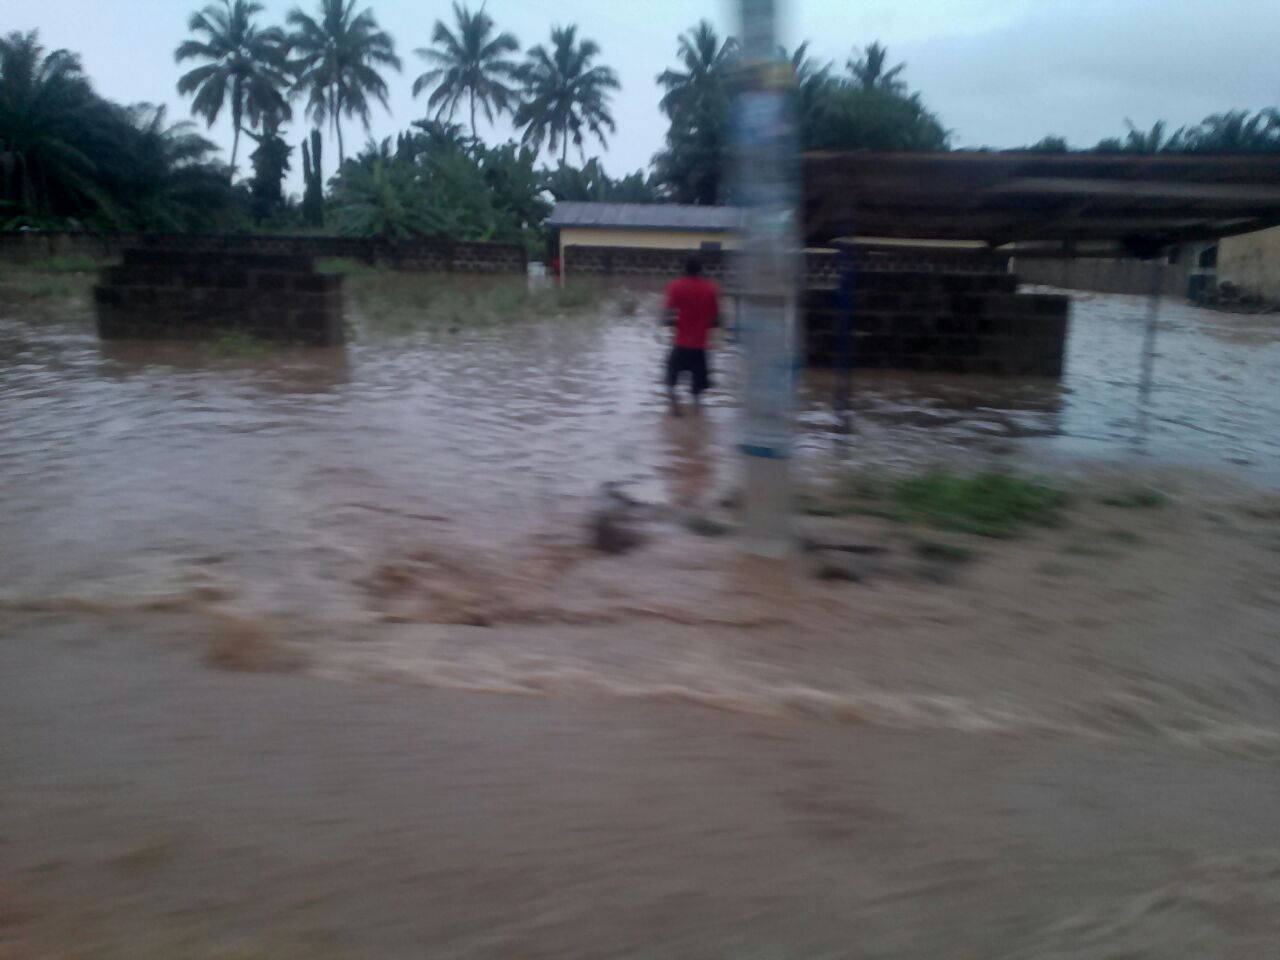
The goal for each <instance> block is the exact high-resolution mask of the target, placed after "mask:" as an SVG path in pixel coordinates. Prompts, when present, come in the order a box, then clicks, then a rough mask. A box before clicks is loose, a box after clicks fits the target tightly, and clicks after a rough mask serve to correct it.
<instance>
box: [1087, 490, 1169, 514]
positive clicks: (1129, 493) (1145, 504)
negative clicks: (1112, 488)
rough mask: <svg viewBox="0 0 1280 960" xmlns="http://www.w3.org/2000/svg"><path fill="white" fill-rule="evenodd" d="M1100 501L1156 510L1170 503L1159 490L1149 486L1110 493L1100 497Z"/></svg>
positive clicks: (1119, 505) (1118, 505)
mask: <svg viewBox="0 0 1280 960" xmlns="http://www.w3.org/2000/svg"><path fill="white" fill-rule="evenodd" d="M1098 502H1099V503H1102V504H1106V505H1107V506H1108V507H1122V508H1124V509H1126V510H1154V509H1156V508H1158V507H1163V506H1164V505H1165V504H1166V503H1168V498H1167V497H1166V496H1165V495H1164V494H1163V493H1161V492H1160V491H1159V490H1152V489H1151V488H1149V487H1135V488H1134V489H1132V490H1123V491H1120V492H1118V493H1109V494H1106V495H1105V496H1101V497H1099V498H1098Z"/></svg>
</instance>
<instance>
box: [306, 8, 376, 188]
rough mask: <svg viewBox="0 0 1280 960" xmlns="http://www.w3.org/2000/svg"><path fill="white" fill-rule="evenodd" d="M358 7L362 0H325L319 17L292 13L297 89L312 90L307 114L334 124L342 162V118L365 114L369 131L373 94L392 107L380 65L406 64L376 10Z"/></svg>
mask: <svg viewBox="0 0 1280 960" xmlns="http://www.w3.org/2000/svg"><path fill="white" fill-rule="evenodd" d="M355 7H356V0H320V9H319V18H318V19H317V18H315V17H312V16H310V15H309V14H307V13H304V12H303V11H302V10H301V9H299V8H297V7H295V8H294V9H293V10H292V11H291V12H290V13H289V25H290V26H291V27H293V29H294V33H293V34H292V35H291V37H290V41H289V42H290V44H291V46H292V49H293V51H294V52H295V53H296V54H297V56H296V58H295V59H294V60H293V62H292V66H293V69H294V70H295V71H296V73H297V77H298V79H297V83H296V85H295V91H296V92H300V93H305V94H306V95H307V114H308V115H309V116H310V117H311V120H312V122H313V123H315V125H316V126H318V127H320V126H324V124H325V123H326V122H328V123H329V124H330V125H331V126H332V128H333V130H334V133H335V134H336V135H337V138H338V165H339V166H341V165H342V164H343V163H344V162H345V161H346V151H345V148H344V146H343V142H342V117H343V116H344V115H345V116H348V117H359V118H360V119H361V120H362V121H363V122H364V128H365V130H368V129H369V113H370V110H369V98H370V97H373V98H374V99H376V100H377V101H378V102H379V103H381V104H382V106H383V108H384V109H389V107H388V105H387V83H386V81H385V80H383V79H382V75H381V74H380V73H379V72H378V68H379V67H392V68H394V69H396V70H399V69H400V58H399V57H397V56H396V50H395V41H394V40H392V39H391V35H390V34H388V33H386V32H385V31H383V30H379V29H378V21H377V19H376V18H375V17H374V15H373V11H372V10H369V9H367V10H365V11H364V12H363V13H361V14H359V15H357V14H356V12H355Z"/></svg>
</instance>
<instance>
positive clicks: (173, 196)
mask: <svg viewBox="0 0 1280 960" xmlns="http://www.w3.org/2000/svg"><path fill="white" fill-rule="evenodd" d="M117 109H118V110H119V111H120V118H121V119H122V120H123V121H124V123H125V124H126V125H127V126H126V128H125V129H127V130H128V132H129V136H128V137H127V140H126V141H125V143H124V144H122V145H121V146H122V149H121V150H120V151H119V153H117V154H116V155H115V156H113V157H111V158H109V160H108V161H107V162H104V164H103V167H104V170H103V174H104V176H105V177H107V178H109V179H110V182H111V187H112V189H111V193H112V194H113V195H114V196H115V197H116V198H118V199H119V200H120V202H121V203H122V204H127V206H128V208H129V213H128V216H129V217H130V218H131V220H132V224H133V225H135V226H139V227H150V228H153V229H161V230H183V229H186V228H188V227H189V226H191V225H193V224H206V225H207V224H209V223H211V222H213V221H215V220H216V219H217V215H218V213H219V212H221V211H222V210H224V209H225V208H226V207H227V206H228V205H229V203H228V194H229V193H230V191H231V189H232V188H231V187H230V186H229V185H228V178H227V175H226V172H225V169H224V168H223V167H222V165H221V164H217V163H214V162H213V155H214V154H215V153H216V152H217V147H216V146H215V145H214V144H213V143H211V142H210V141H208V140H206V139H205V138H204V137H202V136H200V135H199V134H198V133H197V132H196V126H195V124H193V123H192V122H191V121H189V120H180V121H178V122H176V123H172V124H171V123H169V120H168V111H167V109H166V108H165V107H163V106H156V105H154V104H150V103H138V104H134V105H133V106H130V107H124V108H117Z"/></svg>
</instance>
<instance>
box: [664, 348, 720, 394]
mask: <svg viewBox="0 0 1280 960" xmlns="http://www.w3.org/2000/svg"><path fill="white" fill-rule="evenodd" d="M686 370H688V371H689V376H690V377H691V378H692V380H693V392H694V393H695V394H698V393H702V391H704V390H706V389H707V388H708V387H710V386H711V371H710V370H709V369H708V368H707V351H705V350H698V349H695V348H694V347H672V348H671V352H670V353H669V354H667V387H668V388H671V387H674V386H675V385H676V384H677V383H679V382H680V374H682V373H684V372H685V371H686Z"/></svg>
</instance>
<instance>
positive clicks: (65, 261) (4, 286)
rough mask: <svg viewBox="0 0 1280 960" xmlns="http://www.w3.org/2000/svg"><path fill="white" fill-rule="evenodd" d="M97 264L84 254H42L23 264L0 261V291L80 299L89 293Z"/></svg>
mask: <svg viewBox="0 0 1280 960" xmlns="http://www.w3.org/2000/svg"><path fill="white" fill-rule="evenodd" d="M98 265H99V264H98V261H97V260H95V259H93V257H86V256H57V257H44V258H43V259H40V260H30V261H27V262H24V263H10V262H7V261H3V260H0V294H3V295H8V296H10V297H21V298H23V299H26V300H50V301H54V300H79V299H82V298H85V297H88V296H89V292H90V290H91V289H92V287H93V282H94V280H95V278H96V277H97V269H98Z"/></svg>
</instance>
